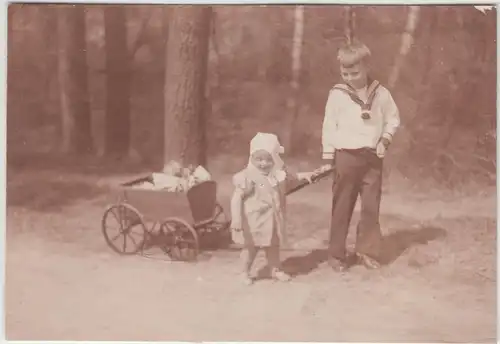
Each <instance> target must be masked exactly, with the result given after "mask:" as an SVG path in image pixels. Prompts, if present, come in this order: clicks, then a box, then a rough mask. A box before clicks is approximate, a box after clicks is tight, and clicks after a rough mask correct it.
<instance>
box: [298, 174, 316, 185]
mask: <svg viewBox="0 0 500 344" xmlns="http://www.w3.org/2000/svg"><path fill="white" fill-rule="evenodd" d="M314 174H315V173H314V172H301V173H297V177H298V179H303V180H307V182H308V183H309V184H312V183H313V180H312V177H314Z"/></svg>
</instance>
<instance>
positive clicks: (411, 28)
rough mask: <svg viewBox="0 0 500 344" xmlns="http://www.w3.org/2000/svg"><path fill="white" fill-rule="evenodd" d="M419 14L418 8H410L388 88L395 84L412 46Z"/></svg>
mask: <svg viewBox="0 0 500 344" xmlns="http://www.w3.org/2000/svg"><path fill="white" fill-rule="evenodd" d="M419 13H420V7H419V6H410V8H409V12H408V20H407V22H406V28H405V32H403V35H402V37H401V46H400V49H399V53H398V55H397V56H396V61H395V62H394V66H393V68H392V71H391V74H390V75H389V81H388V84H389V87H394V85H395V84H396V81H397V80H398V77H399V73H400V71H401V67H402V66H403V62H404V59H405V57H406V55H407V54H408V52H409V51H410V48H411V46H412V44H413V40H414V39H413V36H414V34H415V29H416V28H417V24H418V18H419Z"/></svg>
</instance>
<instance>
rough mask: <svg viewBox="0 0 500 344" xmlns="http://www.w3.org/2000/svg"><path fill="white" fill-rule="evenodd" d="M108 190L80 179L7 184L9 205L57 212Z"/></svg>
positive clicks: (27, 181)
mask: <svg viewBox="0 0 500 344" xmlns="http://www.w3.org/2000/svg"><path fill="white" fill-rule="evenodd" d="M106 192H108V189H107V188H105V187H100V186H96V185H93V184H91V183H88V182H80V181H71V182H68V181H64V182H63V181H56V180H39V179H37V180H26V181H24V182H19V183H16V184H15V185H8V186H7V206H8V207H23V208H28V209H31V210H36V211H41V212H55V211H59V210H61V209H62V208H63V207H65V206H68V205H71V204H73V203H75V202H78V201H81V200H88V199H92V198H95V197H97V196H100V195H102V194H104V193H106Z"/></svg>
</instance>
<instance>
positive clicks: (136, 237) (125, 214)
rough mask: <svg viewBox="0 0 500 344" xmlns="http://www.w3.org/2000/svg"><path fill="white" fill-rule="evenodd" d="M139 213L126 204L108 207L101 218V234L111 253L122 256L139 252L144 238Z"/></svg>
mask: <svg viewBox="0 0 500 344" xmlns="http://www.w3.org/2000/svg"><path fill="white" fill-rule="evenodd" d="M146 233H147V231H146V226H145V225H144V222H142V219H141V215H140V213H139V212H138V211H137V210H136V209H135V208H134V207H132V206H130V205H128V204H116V205H112V206H110V207H108V208H107V209H106V211H105V212H104V216H103V217H102V234H103V235H104V239H105V240H106V243H107V244H108V246H109V247H111V249H112V250H113V251H115V252H116V253H119V254H123V255H131V254H136V253H137V252H139V251H140V250H141V249H142V248H143V246H144V241H145V237H146Z"/></svg>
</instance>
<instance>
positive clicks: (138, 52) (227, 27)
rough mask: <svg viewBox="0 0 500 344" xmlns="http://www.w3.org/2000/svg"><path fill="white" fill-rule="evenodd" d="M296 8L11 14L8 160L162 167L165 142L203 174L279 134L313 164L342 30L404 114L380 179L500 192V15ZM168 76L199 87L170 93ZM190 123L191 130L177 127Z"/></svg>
mask: <svg viewBox="0 0 500 344" xmlns="http://www.w3.org/2000/svg"><path fill="white" fill-rule="evenodd" d="M412 9H413V10H412ZM301 11H302V12H301V13H300V15H299V16H298V15H297V14H298V12H297V8H296V6H291V5H290V6H277V5H273V6H271V5H269V6H212V7H206V8H201V7H196V8H194V7H190V6H183V7H178V6H164V5H119V6H105V5H76V6H75V5H49V4H44V5H41V4H11V5H9V9H8V90H7V91H8V97H7V99H8V102H7V123H8V129H7V130H8V135H7V154H8V157H7V159H8V165H9V166H14V165H26V164H28V165H29V164H30V162H33V161H43V162H44V163H48V161H50V160H51V159H70V160H71V159H73V160H75V159H80V158H81V157H82V156H85V157H86V158H88V157H92V158H93V159H97V161H99V159H105V160H106V161H110V159H113V161H116V164H121V163H123V161H124V158H125V160H127V161H133V162H134V163H137V164H141V165H143V166H151V168H155V169H158V168H160V167H161V166H162V164H163V163H164V162H165V161H166V160H168V159H169V158H172V157H173V158H175V157H176V155H175V153H172V151H170V152H169V148H168V147H171V146H175V147H176V148H175V149H176V150H177V151H179V150H182V149H188V150H189V146H197V147H198V149H197V153H196V154H195V155H196V157H194V158H190V159H187V160H191V161H194V160H196V162H204V160H206V161H207V163H208V165H210V161H211V160H212V159H214V158H215V157H217V156H224V157H227V159H231V157H235V156H245V155H246V154H247V150H248V142H249V140H250V139H251V137H252V136H253V135H254V134H255V132H256V131H274V132H276V133H278V134H279V135H280V136H281V137H282V138H284V141H285V143H286V144H287V146H288V151H289V153H288V154H290V155H293V156H295V157H296V158H297V159H303V160H317V161H319V158H320V151H321V145H320V135H321V122H322V119H323V114H324V106H325V102H326V99H327V95H328V91H329V89H330V87H332V85H333V84H334V83H336V82H337V81H339V76H338V72H337V70H338V65H337V61H336V58H335V56H336V49H337V48H338V47H339V45H340V44H341V43H342V40H343V39H344V37H345V34H346V30H347V31H348V30H351V31H353V33H354V35H355V36H356V37H357V38H359V39H361V40H362V41H364V42H366V43H367V45H368V46H369V47H370V49H371V50H372V54H373V59H372V60H373V61H372V69H373V74H374V76H375V77H376V78H378V79H379V80H380V81H381V82H382V83H383V84H385V85H388V87H389V88H390V90H391V92H392V93H393V95H394V98H395V100H396V102H397V104H398V106H399V108H400V112H401V118H402V128H401V129H400V131H399V133H398V134H397V137H396V139H395V142H394V144H393V145H392V146H391V152H390V154H389V157H388V158H387V162H386V168H387V170H388V171H387V173H386V177H390V176H391V175H396V174H397V175H399V176H403V177H404V178H406V179H409V180H412V181H414V182H418V181H420V180H424V179H432V180H434V181H437V182H439V183H440V184H442V185H443V186H449V187H454V186H457V185H463V184H464V183H468V182H470V181H474V182H475V183H485V184H490V185H492V184H494V183H496V82H497V81H496V76H497V73H496V71H497V66H496V50H497V48H496V12H495V11H487V12H485V13H482V12H480V11H478V10H476V9H475V8H474V7H473V6H418V7H416V6H351V7H348V8H346V7H345V6H340V5H322V6H313V5H311V6H303V7H302V8H301ZM346 16H348V17H349V18H351V19H352V18H354V19H353V20H352V21H349V20H347V21H346ZM349 18H348V19H349ZM346 23H349V24H346ZM193 37H195V38H196V39H195V40H194V41H193V40H192V38H193ZM190 39H191V41H190ZM193 42H194V43H193ZM294 43H295V44H294ZM405 45H407V48H408V49H406V51H405V48H404V46H405ZM186 46H187V47H190V48H189V49H187V50H186V49H184V48H183V47H186ZM183 49H184V50H183ZM197 49H198V50H197ZM186 51H187V54H189V53H191V56H195V57H196V58H194V59H193V60H189V58H187V59H186V56H187V55H182V54H183V53H186ZM179 61H180V62H179ZM182 61H184V62H182ZM179 63H180V64H179ZM169 65H170V69H169ZM193 70H195V72H193V73H194V74H193V73H191V72H192V71H193ZM190 73H191V74H190ZM196 73H197V75H195V74H196ZM190 78H191V79H192V78H195V79H196V80H195V82H194V84H193V83H192V82H191V83H190V80H191V79H190ZM391 78H392V79H391ZM191 81H192V80H191ZM169 82H170V83H176V85H179V84H183V83H184V85H185V86H184V88H188V89H189V88H190V87H191V91H192V92H191V93H189V92H187V93H186V94H185V95H184V98H183V99H177V98H176V97H179V95H178V94H177V95H176V93H175V92H176V91H175V90H174V91H173V88H172V87H171V88H170V90H169V89H168V87H165V86H168V84H169ZM186 85H187V86H186ZM181 97H182V96H181ZM165 104H167V105H165ZM172 104H174V105H172ZM175 104H177V105H175ZM179 104H181V105H179ZM170 105H172V106H170ZM173 112H175V113H176V115H175V116H174V115H173ZM176 116H177V117H176ZM193 116H195V117H197V118H198V120H197V121H194V122H193V121H191V124H190V125H187V126H182V125H181V127H179V126H175V125H174V124H173V123H174V121H177V122H178V123H181V122H183V121H184V122H189V119H188V117H193ZM193 123H194V124H193ZM193 126H196V128H195V129H193V128H194V127H193ZM179 128H183V130H178V129H179ZM189 128H191V129H192V130H191V131H190V129H189ZM183 135H184V136H183ZM185 136H193V137H194V138H189V139H187V138H186V137H185ZM164 137H168V138H167V139H165V140H164ZM181 141H182V142H184V143H183V144H179V143H178V142H181ZM173 142H177V143H176V144H173ZM290 143H294V144H293V145H292V146H291V145H290ZM187 146H188V148H186V147H187ZM183 147H184V148H183ZM188 155H189V154H188ZM183 156H184V155H183ZM191 156H192V155H191ZM117 158H118V159H117Z"/></svg>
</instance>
